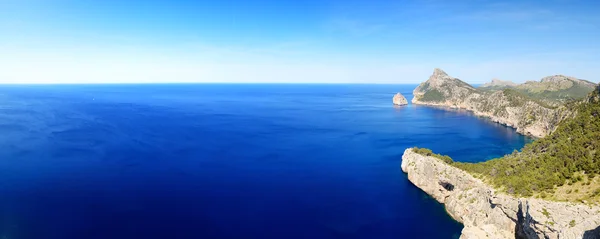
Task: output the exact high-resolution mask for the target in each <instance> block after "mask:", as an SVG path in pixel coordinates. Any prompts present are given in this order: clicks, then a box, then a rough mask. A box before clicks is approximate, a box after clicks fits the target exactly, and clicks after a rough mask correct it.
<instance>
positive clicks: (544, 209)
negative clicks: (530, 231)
mask: <svg viewBox="0 0 600 239" xmlns="http://www.w3.org/2000/svg"><path fill="white" fill-rule="evenodd" d="M542 214H544V216H546V217H550V213H549V212H548V210H546V208H542Z"/></svg>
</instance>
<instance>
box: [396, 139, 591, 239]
mask: <svg viewBox="0 0 600 239" xmlns="http://www.w3.org/2000/svg"><path fill="white" fill-rule="evenodd" d="M401 168H402V171H403V172H405V173H406V174H407V175H408V180H409V181H410V182H411V183H412V184H413V185H414V186H416V187H418V188H419V189H421V190H423V191H424V192H425V193H427V194H428V195H429V196H431V197H432V198H434V199H436V200H437V201H438V202H439V203H441V204H442V205H443V206H444V208H445V210H446V212H447V213H448V214H449V215H450V216H451V217H452V218H453V219H454V220H456V221H457V222H459V223H461V224H463V226H464V228H463V231H462V235H461V238H463V239H468V238H514V237H517V236H521V237H523V238H538V237H539V238H552V239H554V238H573V239H575V238H594V237H588V236H589V235H593V236H595V235H597V234H596V233H600V232H599V231H600V227H598V226H597V225H600V213H598V212H600V207H599V206H597V205H593V206H591V205H584V204H579V203H570V202H554V201H546V200H542V199H536V198H518V197H514V196H511V195H507V194H504V193H500V192H497V191H496V190H495V189H494V188H493V187H491V186H489V185H487V184H486V183H484V182H483V181H481V180H479V179H477V178H475V177H473V176H472V175H470V174H469V173H467V172H465V171H463V170H461V169H459V168H456V167H453V166H451V165H448V164H446V163H444V162H442V161H441V160H439V159H437V158H435V157H431V156H423V155H420V154H418V153H415V152H413V151H412V148H408V149H406V150H405V151H404V154H403V156H402V164H401Z"/></svg>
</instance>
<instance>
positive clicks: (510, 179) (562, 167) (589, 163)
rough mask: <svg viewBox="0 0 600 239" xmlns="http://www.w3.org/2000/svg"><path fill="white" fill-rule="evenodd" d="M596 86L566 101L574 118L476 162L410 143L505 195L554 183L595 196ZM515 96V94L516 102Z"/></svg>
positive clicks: (599, 114) (599, 192) (599, 139)
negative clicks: (585, 94)
mask: <svg viewBox="0 0 600 239" xmlns="http://www.w3.org/2000/svg"><path fill="white" fill-rule="evenodd" d="M598 91H600V89H599V90H596V91H594V92H593V93H592V94H590V97H589V98H588V99H586V100H585V101H582V102H579V103H573V104H572V105H570V107H572V108H573V109H574V110H575V111H576V112H577V115H576V116H575V117H573V118H569V119H566V120H564V121H563V122H561V123H560V125H559V127H558V128H557V129H556V131H555V132H553V133H552V134H550V135H548V136H546V137H545V138H542V139H539V140H537V141H534V142H532V143H530V144H528V145H526V146H525V147H524V148H523V149H522V150H521V152H518V151H514V152H513V153H512V154H509V155H506V156H504V157H502V158H498V159H492V160H490V161H487V162H482V163H461V162H454V161H453V160H452V159H451V158H450V157H448V156H442V155H439V154H434V153H433V152H431V150H429V149H419V148H414V151H415V152H417V153H420V154H423V155H428V156H434V157H437V158H440V159H442V160H443V161H444V162H446V163H448V164H452V165H453V166H455V167H458V168H461V169H463V170H465V171H467V172H470V173H471V174H474V175H475V176H476V177H479V178H483V179H484V180H485V181H486V182H488V183H490V184H492V185H494V186H495V187H496V188H498V189H501V190H503V191H505V192H507V193H509V194H515V195H520V196H526V197H527V196H534V194H535V195H537V196H540V195H546V194H549V195H555V193H556V192H557V190H558V187H561V186H563V185H565V187H567V188H569V191H568V192H572V190H571V189H573V190H574V191H575V193H574V196H577V197H579V196H581V194H583V193H586V197H587V198H588V199H590V198H594V197H600V188H598V189H596V188H597V185H598V184H599V183H598V181H597V180H594V179H595V177H596V176H597V175H599V174H600V95H599V92H598ZM509 94H512V92H511V93H509ZM518 100H519V99H515V101H516V103H518ZM567 185H572V186H567ZM575 187H579V188H581V187H585V188H582V189H585V190H579V189H578V188H575ZM563 190H564V189H563ZM580 191H581V193H579V192H580ZM544 197H545V196H544Z"/></svg>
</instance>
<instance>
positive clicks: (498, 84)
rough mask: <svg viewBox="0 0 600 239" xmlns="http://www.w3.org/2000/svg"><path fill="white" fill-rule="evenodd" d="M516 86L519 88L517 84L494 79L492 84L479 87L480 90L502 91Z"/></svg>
mask: <svg viewBox="0 0 600 239" xmlns="http://www.w3.org/2000/svg"><path fill="white" fill-rule="evenodd" d="M515 86H517V84H515V83H514V82H512V81H503V80H499V79H492V81H491V82H488V83H485V84H483V85H481V86H479V88H480V89H494V90H501V89H506V88H511V87H515Z"/></svg>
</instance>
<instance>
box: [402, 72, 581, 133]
mask: <svg viewBox="0 0 600 239" xmlns="http://www.w3.org/2000/svg"><path fill="white" fill-rule="evenodd" d="M413 95H414V98H413V99H412V103H413V104H421V105H434V106H445V107H451V108H460V109H467V110H470V111H472V112H473V113H475V114H476V115H478V116H484V117H488V118H490V119H491V120H492V121H494V122H498V123H501V124H504V125H507V126H511V127H514V128H516V129H517V132H519V133H522V134H527V135H531V136H534V137H543V136H545V135H548V134H549V133H550V132H552V131H554V129H555V128H556V126H557V124H558V122H560V121H562V120H563V119H565V118H566V117H569V116H570V115H571V114H572V112H570V111H569V110H568V109H567V108H566V107H562V106H557V105H550V104H547V103H545V102H543V101H540V100H536V99H534V98H531V97H528V96H526V95H524V94H522V93H521V92H518V91H516V90H512V89H505V90H500V91H482V90H478V89H476V88H474V87H473V86H471V85H469V84H467V83H465V82H463V81H461V80H459V79H457V78H454V77H451V76H449V75H448V74H446V72H444V71H442V70H440V69H435V70H434V72H433V75H431V77H429V79H428V80H427V81H425V82H423V83H421V84H420V85H419V86H418V87H417V88H416V89H415V90H414V91H413Z"/></svg>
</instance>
